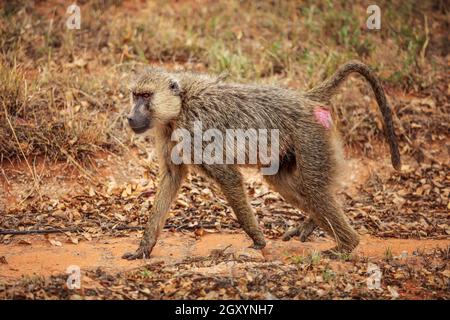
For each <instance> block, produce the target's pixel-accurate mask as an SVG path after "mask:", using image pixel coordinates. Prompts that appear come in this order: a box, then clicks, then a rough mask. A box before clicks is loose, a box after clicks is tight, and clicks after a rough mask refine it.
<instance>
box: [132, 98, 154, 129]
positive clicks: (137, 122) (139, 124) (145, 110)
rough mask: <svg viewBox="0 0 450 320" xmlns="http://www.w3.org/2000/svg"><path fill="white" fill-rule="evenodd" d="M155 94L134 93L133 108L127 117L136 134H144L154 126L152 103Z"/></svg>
mask: <svg viewBox="0 0 450 320" xmlns="http://www.w3.org/2000/svg"><path fill="white" fill-rule="evenodd" d="M152 97H153V94H152V93H150V92H145V93H138V92H133V93H132V99H133V107H132V109H131V111H130V113H129V114H128V116H127V119H128V124H129V125H130V127H131V129H132V130H133V131H134V132H135V133H143V132H145V131H146V130H148V129H150V128H151V127H152V126H153V123H152V120H151V119H152V114H151V113H152V108H151V101H152Z"/></svg>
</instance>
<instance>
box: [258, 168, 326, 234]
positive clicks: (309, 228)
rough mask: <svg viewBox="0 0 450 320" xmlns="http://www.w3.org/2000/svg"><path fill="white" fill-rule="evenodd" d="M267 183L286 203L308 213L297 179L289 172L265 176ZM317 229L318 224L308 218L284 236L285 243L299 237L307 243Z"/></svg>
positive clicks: (283, 171) (282, 171)
mask: <svg viewBox="0 0 450 320" xmlns="http://www.w3.org/2000/svg"><path fill="white" fill-rule="evenodd" d="M265 179H266V181H267V182H268V183H269V184H270V185H271V186H272V187H273V188H274V189H275V191H277V192H278V193H279V194H280V195H281V196H282V197H283V198H284V199H285V200H286V201H288V202H289V203H291V204H292V205H294V206H296V207H297V208H299V209H300V210H302V211H303V212H305V213H307V212H306V210H307V206H306V203H305V200H304V199H303V198H302V197H301V196H300V193H299V192H300V190H299V189H298V188H296V186H297V185H298V183H297V182H296V181H295V180H296V179H297V178H296V177H294V176H293V175H292V173H291V172H289V171H288V170H283V169H282V170H281V171H280V172H279V173H278V174H276V175H274V176H265ZM316 228H317V224H316V223H315V222H314V220H313V219H312V218H311V217H308V218H307V219H306V220H305V221H304V222H303V223H301V224H298V225H297V226H295V227H293V228H291V229H289V230H287V231H286V232H285V233H284V235H283V236H282V238H281V239H282V240H283V241H288V240H289V239H291V238H292V237H296V236H298V237H299V239H300V241H301V242H305V241H306V240H307V239H308V237H309V236H310V235H311V234H312V233H313V231H314V230H315V229H316Z"/></svg>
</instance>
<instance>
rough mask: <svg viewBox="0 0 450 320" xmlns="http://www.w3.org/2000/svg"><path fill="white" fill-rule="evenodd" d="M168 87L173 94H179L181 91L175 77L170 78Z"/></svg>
mask: <svg viewBox="0 0 450 320" xmlns="http://www.w3.org/2000/svg"><path fill="white" fill-rule="evenodd" d="M169 89H170V91H172V92H173V94H174V95H177V96H178V95H180V93H181V87H180V83H179V82H178V80H175V79H171V80H170V82H169Z"/></svg>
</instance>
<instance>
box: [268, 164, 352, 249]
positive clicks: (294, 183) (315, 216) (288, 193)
mask: <svg viewBox="0 0 450 320" xmlns="http://www.w3.org/2000/svg"><path fill="white" fill-rule="evenodd" d="M305 178H307V177H305V176H303V177H302V178H299V176H298V175H297V174H296V173H294V172H292V173H289V172H280V174H279V175H276V176H266V180H267V181H268V182H269V183H270V184H271V185H272V186H273V187H274V188H275V189H276V190H277V191H278V192H279V193H280V194H281V195H282V196H283V197H284V198H285V199H286V200H287V201H289V202H290V203H292V204H294V205H296V206H297V207H298V208H300V209H301V210H302V211H304V212H306V213H308V214H309V215H310V218H309V219H307V220H306V221H305V223H304V224H303V225H301V226H299V227H298V228H297V230H296V229H294V230H291V231H288V232H287V235H285V238H288V237H290V236H294V235H297V234H298V235H300V236H301V237H302V238H303V239H306V237H307V236H308V235H310V234H311V232H312V231H313V230H314V228H316V227H317V226H318V227H321V228H322V229H323V230H324V231H325V232H327V233H328V235H330V236H331V237H332V238H334V239H335V241H336V243H337V246H336V248H334V249H333V250H332V251H340V252H350V251H352V250H353V249H354V248H355V247H356V246H357V245H358V243H359V237H358V234H357V233H356V232H355V231H354V230H353V228H352V227H351V226H350V224H349V223H348V222H347V220H346V218H345V216H344V214H343V212H342V209H341V207H340V205H339V204H338V202H337V201H336V199H335V196H334V195H333V194H331V192H329V191H328V190H327V188H326V186H320V185H318V183H316V184H314V182H311V181H305ZM304 183H306V185H307V186H308V188H311V187H312V186H314V188H313V189H314V192H311V190H309V189H308V188H305V186H304V185H303V184H304Z"/></svg>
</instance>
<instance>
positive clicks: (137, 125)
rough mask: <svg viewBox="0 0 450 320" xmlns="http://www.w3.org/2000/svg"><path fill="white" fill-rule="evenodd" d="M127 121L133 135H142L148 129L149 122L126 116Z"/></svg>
mask: <svg viewBox="0 0 450 320" xmlns="http://www.w3.org/2000/svg"><path fill="white" fill-rule="evenodd" d="M127 120H128V124H129V126H130V128H131V130H133V131H134V133H144V132H145V131H147V129H149V128H150V121H148V120H147V119H144V120H142V119H138V118H135V117H133V116H128V117H127Z"/></svg>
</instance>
